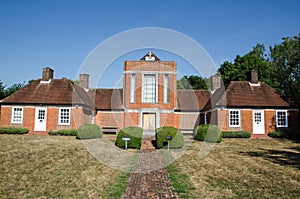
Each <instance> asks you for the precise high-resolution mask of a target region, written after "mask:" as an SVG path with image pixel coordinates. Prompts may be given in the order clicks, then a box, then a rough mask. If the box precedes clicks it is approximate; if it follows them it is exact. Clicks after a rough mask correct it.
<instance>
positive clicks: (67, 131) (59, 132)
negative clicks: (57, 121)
mask: <svg viewBox="0 0 300 199" xmlns="http://www.w3.org/2000/svg"><path fill="white" fill-rule="evenodd" d="M48 134H49V135H64V136H77V130H75V129H62V130H57V131H52V130H50V131H49V132H48Z"/></svg>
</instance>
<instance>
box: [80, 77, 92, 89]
mask: <svg viewBox="0 0 300 199" xmlns="http://www.w3.org/2000/svg"><path fill="white" fill-rule="evenodd" d="M89 78H90V75H89V74H80V75H79V85H80V86H82V87H84V88H89Z"/></svg>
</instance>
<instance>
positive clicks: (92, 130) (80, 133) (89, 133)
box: [76, 124, 103, 139]
mask: <svg viewBox="0 0 300 199" xmlns="http://www.w3.org/2000/svg"><path fill="white" fill-rule="evenodd" d="M102 134H103V133H102V129H101V128H100V126H98V125H96V124H84V125H82V126H80V127H79V128H78V129H77V134H76V138H77V139H95V138H101V137H102Z"/></svg>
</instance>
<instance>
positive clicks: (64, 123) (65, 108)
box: [58, 107, 71, 125]
mask: <svg viewBox="0 0 300 199" xmlns="http://www.w3.org/2000/svg"><path fill="white" fill-rule="evenodd" d="M62 110H69V122H62V118H61V117H62V115H61V114H62ZM70 124H71V108H68V107H61V108H59V113H58V125H70Z"/></svg>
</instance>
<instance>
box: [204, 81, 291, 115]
mask: <svg viewBox="0 0 300 199" xmlns="http://www.w3.org/2000/svg"><path fill="white" fill-rule="evenodd" d="M259 84H260V85H259V86H250V84H249V82H248V81H231V82H230V83H229V84H228V85H227V86H226V87H225V90H224V87H223V88H220V89H218V90H217V91H216V92H215V93H214V94H213V96H212V99H211V100H210V101H209V102H208V105H207V106H206V109H209V108H211V107H212V106H211V105H210V104H212V105H215V106H227V107H289V106H290V104H289V103H287V102H286V101H284V100H283V99H282V98H281V96H280V95H279V93H277V92H276V90H275V89H273V88H272V87H271V86H269V85H268V84H266V83H263V82H259ZM213 107H214V106H213Z"/></svg>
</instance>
